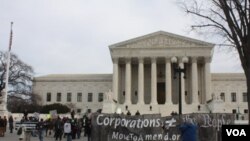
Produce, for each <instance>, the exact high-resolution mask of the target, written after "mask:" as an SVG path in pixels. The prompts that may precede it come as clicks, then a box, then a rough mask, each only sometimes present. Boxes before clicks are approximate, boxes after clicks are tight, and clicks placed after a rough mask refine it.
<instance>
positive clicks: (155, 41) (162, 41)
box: [119, 35, 204, 48]
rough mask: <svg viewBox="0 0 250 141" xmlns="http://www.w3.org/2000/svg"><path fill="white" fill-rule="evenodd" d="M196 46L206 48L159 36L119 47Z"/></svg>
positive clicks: (193, 43)
mask: <svg viewBox="0 0 250 141" xmlns="http://www.w3.org/2000/svg"><path fill="white" fill-rule="evenodd" d="M195 46H199V47H200V46H204V45H202V44H200V43H197V42H194V41H188V40H187V39H186V40H185V39H179V38H174V37H170V36H166V35H158V36H155V37H150V38H147V39H142V40H139V41H135V42H133V43H128V44H126V45H122V46H119V47H125V48H151V47H154V48H157V47H159V48H162V47H195Z"/></svg>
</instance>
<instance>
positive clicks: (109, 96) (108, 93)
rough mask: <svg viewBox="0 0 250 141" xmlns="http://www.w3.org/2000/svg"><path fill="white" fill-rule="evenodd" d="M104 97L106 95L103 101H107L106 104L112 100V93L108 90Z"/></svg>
mask: <svg viewBox="0 0 250 141" xmlns="http://www.w3.org/2000/svg"><path fill="white" fill-rule="evenodd" d="M105 95H106V99H105V101H108V102H110V101H112V99H113V93H112V92H111V90H110V89H109V91H108V92H106V93H105Z"/></svg>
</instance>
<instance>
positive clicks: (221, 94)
mask: <svg viewBox="0 0 250 141" xmlns="http://www.w3.org/2000/svg"><path fill="white" fill-rule="evenodd" d="M220 99H221V100H223V101H224V102H225V93H220Z"/></svg>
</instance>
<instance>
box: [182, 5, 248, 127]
mask: <svg viewBox="0 0 250 141" xmlns="http://www.w3.org/2000/svg"><path fill="white" fill-rule="evenodd" d="M181 4H182V6H183V8H184V9H185V11H186V12H187V13H188V14H191V15H192V16H193V17H194V18H195V20H194V22H195V23H194V25H192V28H193V29H198V30H199V31H203V32H204V31H205V33H208V32H209V33H212V34H214V35H218V36H217V37H221V39H223V40H221V41H223V42H221V44H219V45H220V46H226V47H228V46H230V47H233V48H234V49H236V51H237V53H238V55H239V58H240V61H241V66H242V68H243V70H244V73H245V76H246V83H247V101H248V111H249V109H250V1H249V0H183V1H182V2H181ZM200 29H202V30H200ZM248 117H249V118H248V119H249V120H248V123H249V124H250V112H248Z"/></svg>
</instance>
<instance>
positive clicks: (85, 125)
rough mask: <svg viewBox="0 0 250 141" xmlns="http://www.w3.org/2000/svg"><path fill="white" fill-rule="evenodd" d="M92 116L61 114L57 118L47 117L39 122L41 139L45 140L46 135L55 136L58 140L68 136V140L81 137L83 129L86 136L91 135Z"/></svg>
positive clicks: (38, 130)
mask: <svg viewBox="0 0 250 141" xmlns="http://www.w3.org/2000/svg"><path fill="white" fill-rule="evenodd" d="M90 120H91V119H90V118H88V117H87V116H83V118H79V119H77V118H74V117H72V118H68V117H63V118H61V117H60V116H58V117H57V119H47V120H43V119H40V121H39V122H38V123H37V126H36V129H37V134H38V137H39V139H40V141H43V138H44V136H50V135H51V134H52V135H53V136H54V138H55V140H56V141H61V140H62V138H67V141H71V140H74V139H80V138H81V134H82V131H83V132H84V136H88V138H90V136H91V134H90V133H91V122H90Z"/></svg>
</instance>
